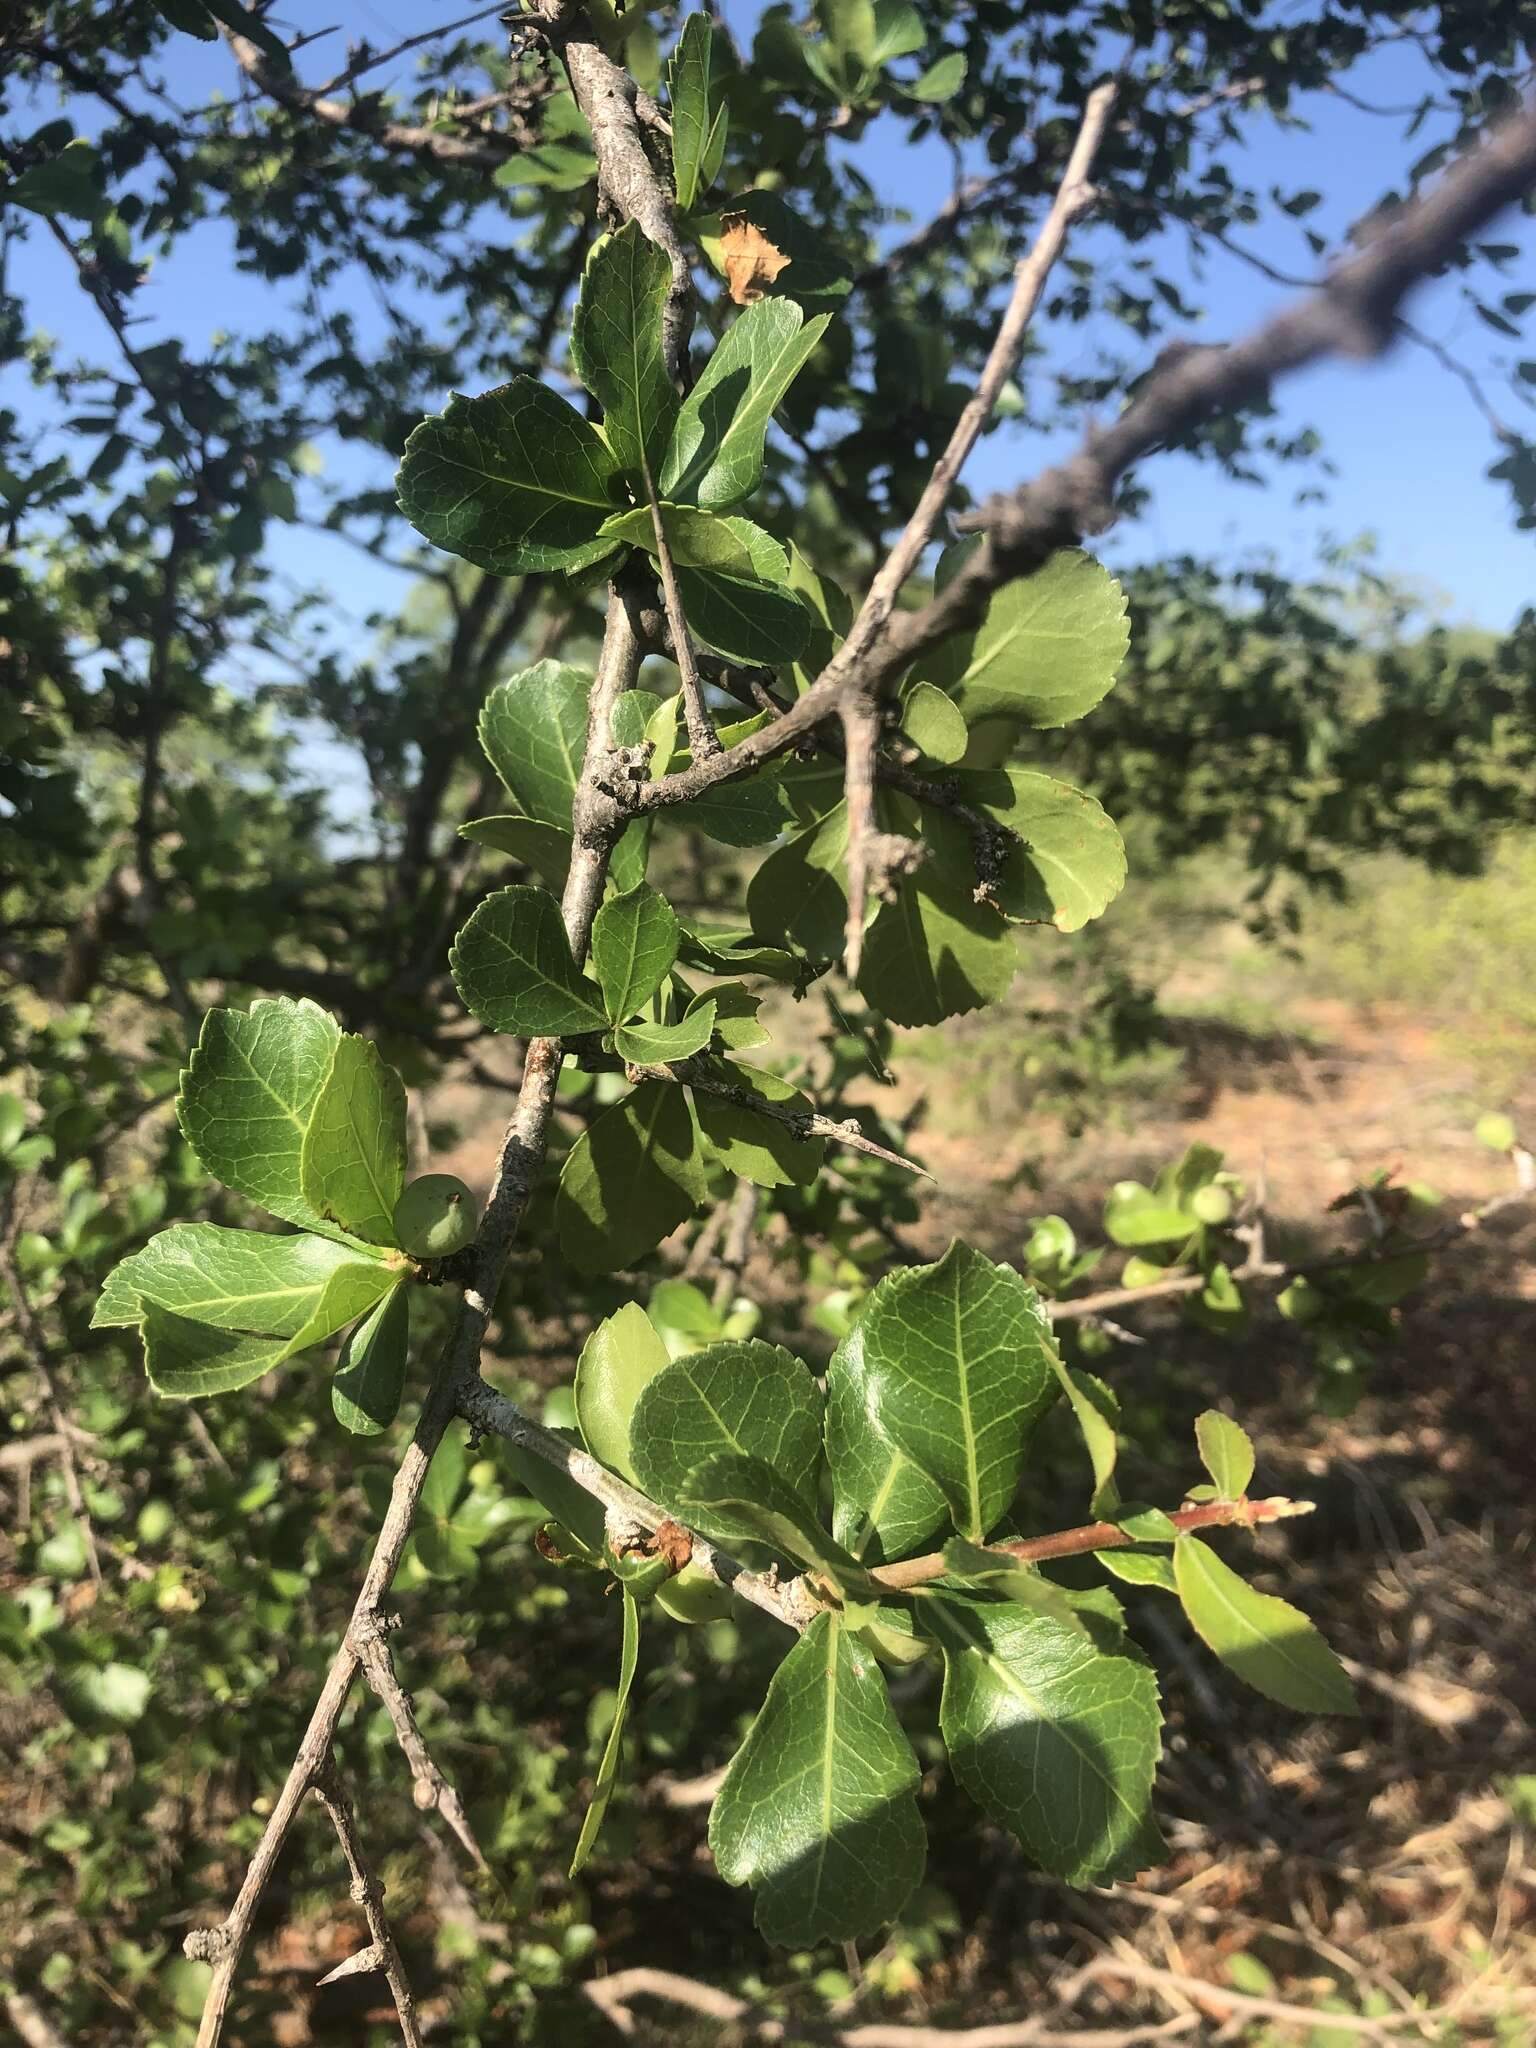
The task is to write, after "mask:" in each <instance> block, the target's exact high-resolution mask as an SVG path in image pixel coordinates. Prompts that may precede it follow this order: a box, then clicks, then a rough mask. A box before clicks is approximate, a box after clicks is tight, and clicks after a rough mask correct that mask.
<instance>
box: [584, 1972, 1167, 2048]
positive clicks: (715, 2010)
mask: <svg viewBox="0 0 1536 2048" xmlns="http://www.w3.org/2000/svg"><path fill="white" fill-rule="evenodd" d="M581 1988H582V1990H583V1991H584V1992H585V1994H586V1996H587V1997H588V1998H589V1999H590V2000H591V2002H592V2004H593V2005H595V2006H596V2007H597V2009H598V2011H599V2012H600V2013H601V2014H602V2015H603V2017H604V2018H605V2019H606V2020H608V2021H609V2023H610V2024H611V2025H612V2026H613V2027H614V2028H615V2029H616V2030H617V2031H618V2032H619V2033H621V2034H625V2035H629V2034H633V2032H634V2030H635V2022H634V2016H633V2014H632V2013H631V2011H630V2006H631V2005H632V2004H633V2003H634V2001H635V2000H636V1999H641V1998H654V1999H659V2000H660V2001H661V2002H662V2003H664V2004H667V2005H678V2006H681V2007H683V2009H684V2010H685V2011H687V2012H695V2013H698V2014H700V2015H701V2016H702V2017H703V2018H704V2019H709V2020H718V2021H719V2022H720V2023H721V2024H722V2025H725V2026H730V2027H733V2028H736V2029H738V2030H739V2031H740V2032H742V2033H744V2034H746V2035H748V2036H749V2037H751V2038H753V2039H756V2040H759V2041H777V2042H790V2041H807V2042H812V2041H815V2042H825V2043H827V2044H828V2048H1138V2044H1140V2043H1143V2042H1149V2041H1171V2040H1173V2039H1175V2038H1176V2037H1177V2036H1178V2035H1180V2034H1187V2033H1189V2032H1190V2031H1191V2029H1192V2028H1194V2027H1196V2026H1198V2024H1199V2020H1198V2018H1197V2016H1196V2015H1195V2014H1194V2013H1181V2014H1180V2015H1179V2016H1178V2017H1177V2018H1175V2019H1171V2020H1158V2021H1156V2022H1152V2023H1144V2024H1142V2025H1139V2026H1130V2027H1112V2028H1102V2027H1090V2028H1087V2029H1086V2030H1085V2029H1083V2028H1080V2027H1071V2028H1067V2029H1065V2030H1063V2029H1061V2028H1058V2027H1053V2026H1052V2025H1051V2024H1050V2022H1049V2021H1048V2020H1046V2019H1042V2018H1040V2017H1038V2016H1034V2017H1031V2018H1029V2019H1023V2020H1001V2021H994V2022H993V2023H992V2024H991V2025H990V2026H984V2027H960V2028H951V2027H924V2026H903V2025H900V2024H888V2023H885V2022H881V2021H874V2022H867V2023H865V2024H864V2025H860V2026H851V2027H842V2026H838V2025H836V2024H835V2023H833V2022H810V2023H803V2022H798V2021H797V2022H795V2023H794V2025H793V2026H791V2025H790V2024H788V2023H786V2022H785V2021H784V2020H781V2019H778V2018H776V2017H775V2016H774V2015H773V2014H772V2013H768V2012H764V2011H761V2010H760V2009H758V2008H756V2007H754V2006H753V2005H752V2003H751V2001H750V2000H748V1999H745V1998H738V1997H737V1996H736V1994H735V1993H734V1992H731V1991H723V1990H721V1988H720V1987H719V1986H718V1985H715V1984H701V1983H700V1982H699V1980H698V1979H697V1978H696V1977H684V1976H681V1975H679V1974H678V1972H677V1971H675V1970H656V1969H650V1968H648V1967H645V1966H643V1965H642V1966H641V1967H639V1968H636V1969H632V1970H615V1971H614V1972H613V1974H612V1975H611V1976H608V1977H592V1978H589V1979H588V1980H587V1982H586V1983H585V1984H583V1985H582V1987H581ZM1062 2017H1066V2015H1065V2014H1063V2015H1062Z"/></svg>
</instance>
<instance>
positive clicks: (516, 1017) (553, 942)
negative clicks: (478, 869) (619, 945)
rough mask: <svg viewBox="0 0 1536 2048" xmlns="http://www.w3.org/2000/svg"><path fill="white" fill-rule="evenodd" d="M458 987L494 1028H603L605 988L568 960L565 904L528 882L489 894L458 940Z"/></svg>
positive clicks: (556, 1033) (557, 1031)
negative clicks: (600, 986) (557, 901)
mask: <svg viewBox="0 0 1536 2048" xmlns="http://www.w3.org/2000/svg"><path fill="white" fill-rule="evenodd" d="M448 964H449V966H450V967H451V968H452V970H453V981H454V986H455V987H456V988H457V989H458V992H459V994H460V996H461V997H462V998H463V1000H464V1002H465V1003H466V1004H467V1006H468V1007H469V1008H470V1009H471V1010H473V1011H474V1013H475V1015H476V1016H477V1017H478V1018H479V1019H480V1021H481V1023H482V1024H486V1025H489V1027H490V1028H491V1030H492V1031H511V1032H518V1033H522V1034H524V1035H527V1036H530V1037H549V1038H558V1037H564V1036H566V1035H567V1034H573V1033H578V1032H586V1031H601V1030H603V1029H604V1028H605V1027H606V1025H607V1022H608V1018H607V1015H606V1013H605V1011H604V1009H603V998H602V991H601V990H600V989H599V988H598V986H597V984H596V983H595V982H592V981H589V980H588V979H587V978H586V976H585V975H584V974H582V973H581V971H580V969H579V968H578V967H577V965H576V963H575V961H574V960H573V959H572V958H571V947H570V941H569V940H568V939H567V937H566V935H565V925H564V922H563V921H562V919H561V916H560V906H559V904H558V903H556V901H555V899H554V897H553V896H551V895H550V894H549V893H548V891H547V890H544V889H535V888H532V887H531V886H529V885H528V884H526V883H522V884H518V885H516V886H514V887H513V888H510V889H499V890H497V892H496V894H495V895H494V896H487V897H486V899H485V901H484V902H483V903H481V904H480V905H479V906H478V907H477V909H476V910H475V912H474V914H473V915H472V916H471V917H470V919H469V922H468V923H467V924H466V925H465V926H464V929H463V930H462V931H461V932H460V933H459V935H458V937H457V938H456V939H455V940H454V942H453V948H452V951H451V952H450V953H449V956H448Z"/></svg>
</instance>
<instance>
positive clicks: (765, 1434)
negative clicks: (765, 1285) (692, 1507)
mask: <svg viewBox="0 0 1536 2048" xmlns="http://www.w3.org/2000/svg"><path fill="white" fill-rule="evenodd" d="M629 1444H630V1455H631V1457H632V1458H633V1460H634V1465H635V1472H636V1475H637V1478H638V1483H639V1484H640V1485H641V1486H642V1487H643V1488H644V1489H645V1491H646V1492H647V1493H649V1494H650V1495H651V1496H652V1497H653V1498H654V1499H656V1500H659V1501H661V1502H662V1503H663V1504H664V1505H666V1506H668V1507H670V1506H672V1505H673V1503H674V1502H675V1501H677V1500H678V1499H679V1497H680V1496H681V1494H682V1493H683V1491H684V1489H685V1487H686V1485H687V1481H688V1477H689V1474H690V1473H691V1472H692V1471H693V1469H694V1467H695V1466H696V1465H701V1464H702V1463H703V1462H704V1461H705V1459H707V1458H713V1457H718V1456H719V1455H721V1454H722V1453H732V1454H734V1455H736V1456H739V1457H743V1458H758V1459H760V1460H761V1461H762V1462H763V1463H764V1464H765V1465H768V1466H770V1467H771V1468H772V1469H773V1470H774V1471H775V1472H776V1473H777V1474H778V1476H779V1478H780V1479H781V1480H782V1481H783V1483H784V1485H785V1486H786V1487H788V1489H789V1491H790V1492H791V1494H792V1495H793V1496H794V1497H795V1498H796V1499H797V1500H799V1501H800V1502H801V1504H802V1505H803V1506H804V1507H805V1508H806V1509H807V1511H808V1512H809V1513H810V1514H811V1515H813V1516H814V1514H815V1511H816V1494H817V1481H818V1476H819V1474H820V1471H821V1394H820V1391H819V1389H818V1388H817V1385H816V1382H815V1381H814V1380H813V1379H812V1378H811V1375H810V1373H809V1372H807V1370H806V1368H805V1367H804V1366H803V1365H802V1364H801V1363H800V1360H799V1359H798V1358H795V1357H792V1356H791V1354H790V1353H789V1352H787V1351H784V1350H781V1349H780V1347H779V1346H778V1345H777V1344H764V1343H763V1342H761V1341H760V1340H759V1339H756V1338H754V1339H752V1340H751V1341H750V1342H747V1343H726V1344H709V1345H706V1346H705V1347H704V1349H703V1350H702V1351H692V1352H690V1353H689V1354H688V1355H687V1357H685V1358H679V1359H677V1360H675V1361H674V1362H673V1363H672V1364H671V1365H669V1366H668V1367H667V1369H666V1371H665V1372H661V1373H658V1374H657V1375H656V1377H655V1378H654V1379H653V1380H651V1381H650V1382H649V1383H648V1384H647V1385H646V1387H645V1388H644V1390H643V1391H642V1393H641V1395H640V1398H639V1400H638V1402H637V1403H636V1404H635V1411H634V1415H633V1417H632V1419H631V1422H630V1431H629Z"/></svg>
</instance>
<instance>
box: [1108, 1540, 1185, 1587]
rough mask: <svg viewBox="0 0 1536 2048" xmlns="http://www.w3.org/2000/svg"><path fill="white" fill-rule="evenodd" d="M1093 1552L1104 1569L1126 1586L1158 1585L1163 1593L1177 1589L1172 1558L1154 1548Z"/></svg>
mask: <svg viewBox="0 0 1536 2048" xmlns="http://www.w3.org/2000/svg"><path fill="white" fill-rule="evenodd" d="M1093 1554H1094V1556H1095V1557H1096V1558H1097V1559H1098V1561H1099V1563H1100V1564H1101V1565H1103V1567H1104V1569H1105V1571H1107V1572H1112V1573H1113V1574H1114V1576H1115V1577H1116V1578H1117V1579H1123V1580H1124V1581H1125V1582H1126V1584H1127V1585H1128V1586H1159V1587H1161V1588H1162V1590H1163V1591H1164V1592H1165V1593H1176V1592H1177V1591H1178V1581H1177V1580H1176V1579H1175V1578H1174V1576H1173V1562H1172V1560H1171V1559H1170V1558H1167V1557H1163V1556H1161V1555H1160V1554H1159V1553H1158V1552H1157V1551H1155V1550H1125V1549H1120V1550H1096V1551H1095V1552H1094V1553H1093Z"/></svg>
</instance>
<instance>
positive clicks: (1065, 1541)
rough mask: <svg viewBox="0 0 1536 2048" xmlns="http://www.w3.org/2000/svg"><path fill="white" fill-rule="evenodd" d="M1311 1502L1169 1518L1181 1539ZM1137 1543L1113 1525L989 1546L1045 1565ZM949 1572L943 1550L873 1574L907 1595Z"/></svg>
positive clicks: (1186, 1511) (1214, 1508)
mask: <svg viewBox="0 0 1536 2048" xmlns="http://www.w3.org/2000/svg"><path fill="white" fill-rule="evenodd" d="M1311 1512H1312V1502H1311V1501H1309V1500H1283V1499H1280V1498H1278V1497H1277V1498H1275V1499H1271V1500H1212V1501H1202V1502H1201V1503H1200V1504H1199V1505H1198V1506H1196V1507H1188V1508H1178V1509H1176V1510H1175V1512H1174V1513H1173V1514H1171V1515H1170V1516H1169V1517H1168V1519H1169V1521H1170V1522H1172V1524H1173V1526H1174V1527H1175V1529H1177V1530H1178V1531H1179V1532H1180V1533H1181V1534H1182V1535H1188V1534H1189V1533H1190V1532H1191V1531H1192V1530H1195V1529H1230V1528H1239V1529H1252V1528H1255V1527H1256V1526H1257V1525H1258V1524H1259V1523H1260V1522H1282V1521H1285V1520H1287V1519H1288V1518H1289V1517H1291V1516H1293V1515H1310V1514H1311ZM1137 1540H1138V1539H1137V1538H1136V1537H1134V1536H1128V1535H1127V1534H1126V1532H1125V1530H1124V1529H1122V1528H1120V1527H1119V1526H1118V1525H1117V1524H1116V1523H1114V1522H1085V1523H1083V1525H1082V1526H1081V1527H1080V1528H1076V1529H1057V1530H1054V1531H1053V1532H1052V1533H1051V1534H1050V1535H1048V1536H1021V1537H1018V1538H1017V1539H1015V1540H1013V1541H1011V1542H1007V1543H989V1544H988V1545H987V1548H988V1549H989V1550H999V1551H1006V1552H1007V1554H1008V1556H1009V1557H1016V1558H1017V1559H1018V1560H1019V1562H1020V1563H1021V1564H1044V1563H1046V1562H1047V1561H1048V1560H1049V1559H1051V1558H1055V1557H1082V1556H1084V1555H1085V1554H1086V1553H1087V1552H1088V1551H1091V1550H1124V1549H1126V1548H1128V1547H1129V1545H1131V1544H1133V1543H1135V1542H1136V1541H1137ZM947 1570H948V1566H946V1564H945V1562H944V1553H943V1552H942V1551H941V1550H933V1551H929V1552H928V1553H927V1554H926V1556H923V1557H907V1558H903V1559H902V1561H901V1562H900V1563H899V1564H883V1565H879V1566H877V1567H876V1568H875V1570H874V1571H873V1572H871V1574H870V1577H871V1578H875V1579H878V1580H879V1581H880V1583H881V1585H882V1586H889V1587H890V1588H891V1590H892V1592H898V1593H904V1592H907V1591H908V1590H909V1589H910V1588H911V1587H913V1586H927V1585H931V1584H932V1582H933V1581H934V1580H935V1579H941V1578H943V1576H944V1574H945V1572H946V1571H947Z"/></svg>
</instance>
